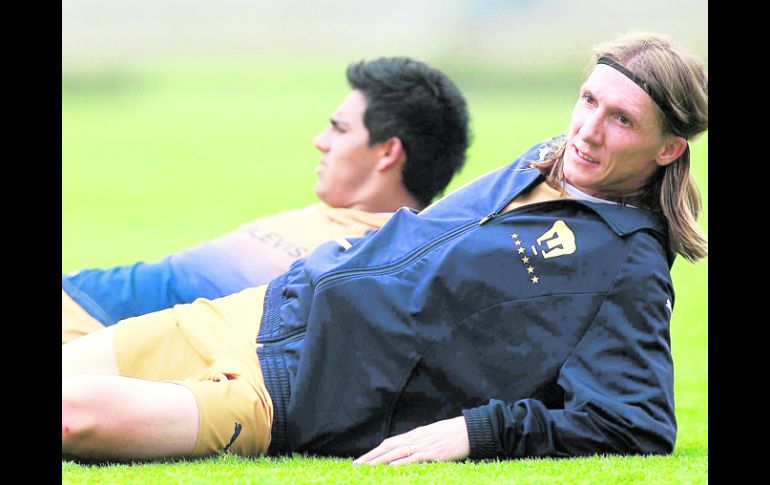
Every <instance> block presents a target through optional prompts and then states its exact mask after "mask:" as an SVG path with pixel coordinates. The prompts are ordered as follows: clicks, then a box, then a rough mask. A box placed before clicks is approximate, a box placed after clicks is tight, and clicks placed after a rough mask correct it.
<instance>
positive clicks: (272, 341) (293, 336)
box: [257, 327, 307, 348]
mask: <svg viewBox="0 0 770 485" xmlns="http://www.w3.org/2000/svg"><path fill="white" fill-rule="evenodd" d="M306 333H307V330H306V329H305V327H302V328H301V329H300V330H296V331H294V332H292V333H290V334H288V335H281V336H280V337H270V338H266V339H264V340H257V348H261V347H266V346H267V347H279V346H281V345H283V344H288V343H291V342H294V341H296V340H299V339H301V338H303V337H304V336H305V334H306Z"/></svg>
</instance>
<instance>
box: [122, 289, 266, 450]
mask: <svg viewBox="0 0 770 485" xmlns="http://www.w3.org/2000/svg"><path fill="white" fill-rule="evenodd" d="M266 289H267V285H263V286H259V287H255V288H248V289H246V290H243V291H241V292H239V293H235V294H232V295H229V296H226V297H223V298H218V299H216V300H206V299H203V298H199V299H197V300H195V301H194V302H192V303H190V304H185V305H176V306H174V307H173V308H169V309H167V310H161V311H159V312H154V313H149V314H147V315H142V316H139V317H133V318H127V319H125V320H123V321H121V322H119V323H117V324H116V326H115V361H116V363H117V365H118V369H119V371H120V374H121V375H123V376H129V377H137V378H140V379H148V380H154V381H169V382H174V383H176V384H180V385H183V386H185V387H187V388H188V389H190V390H191V391H192V393H193V394H194V396H195V400H196V402H197V403H198V411H199V422H198V438H197V441H196V444H195V449H194V451H193V456H205V455H210V454H214V453H217V452H220V451H227V450H229V451H230V452H232V453H235V454H238V455H242V456H259V455H260V454H264V453H266V452H267V448H268V446H269V445H270V432H271V428H272V423H273V402H272V400H271V399H270V395H269V394H268V393H267V389H266V388H265V381H264V378H263V376H262V368H261V366H260V364H259V359H258V357H257V352H256V344H255V341H256V338H257V334H258V333H259V324H260V321H261V320H262V305H263V300H264V296H265V291H266Z"/></svg>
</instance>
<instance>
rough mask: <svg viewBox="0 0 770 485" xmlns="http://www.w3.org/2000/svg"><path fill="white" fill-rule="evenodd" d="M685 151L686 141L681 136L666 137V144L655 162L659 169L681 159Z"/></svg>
mask: <svg viewBox="0 0 770 485" xmlns="http://www.w3.org/2000/svg"><path fill="white" fill-rule="evenodd" d="M685 149H687V140H685V139H684V138H683V137H681V136H673V135H671V136H669V137H668V140H667V141H666V144H665V145H663V148H662V149H661V150H660V153H658V158H657V160H656V162H657V164H658V165H660V166H661V167H664V166H666V165H668V164H669V163H671V162H673V161H674V160H676V159H678V158H679V157H681V156H682V153H684V151H685Z"/></svg>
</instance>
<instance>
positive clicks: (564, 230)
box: [537, 220, 577, 259]
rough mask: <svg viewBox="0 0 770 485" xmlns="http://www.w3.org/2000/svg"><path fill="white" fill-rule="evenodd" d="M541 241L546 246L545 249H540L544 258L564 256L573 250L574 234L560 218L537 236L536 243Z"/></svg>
mask: <svg viewBox="0 0 770 485" xmlns="http://www.w3.org/2000/svg"><path fill="white" fill-rule="evenodd" d="M543 242H545V245H546V246H547V247H548V250H547V251H542V255H543V257H544V258H545V259H548V258H555V257H558V256H566V255H568V254H572V253H574V252H575V250H576V249H577V247H576V246H575V234H574V233H573V232H572V230H571V229H570V228H569V227H567V224H565V223H564V221H562V220H558V221H556V222H554V224H553V226H551V228H550V229H548V230H547V231H546V232H545V234H543V235H542V236H540V237H539V238H537V245H538V246H540V245H541V244H542V243H543Z"/></svg>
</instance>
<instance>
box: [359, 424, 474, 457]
mask: <svg viewBox="0 0 770 485" xmlns="http://www.w3.org/2000/svg"><path fill="white" fill-rule="evenodd" d="M470 452H471V445H470V442H469V440H468V428H467V427H466V426H465V418H464V417H462V416H459V417H457V418H452V419H445V420H443V421H438V422H436V423H433V424H429V425H427V426H421V427H419V428H415V429H413V430H412V431H409V432H408V433H404V434H400V435H396V436H392V437H390V438H388V439H386V440H385V441H383V442H382V443H380V446H378V447H377V448H375V449H373V450H372V451H370V452H369V453H367V454H365V455H363V456H361V457H359V458H358V459H357V460H356V461H354V462H353V463H354V464H356V465H361V464H363V463H368V464H370V465H376V464H378V463H389V464H391V465H402V464H405V463H419V462H421V461H452V460H462V459H464V458H467V457H468V455H469V454H470Z"/></svg>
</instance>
